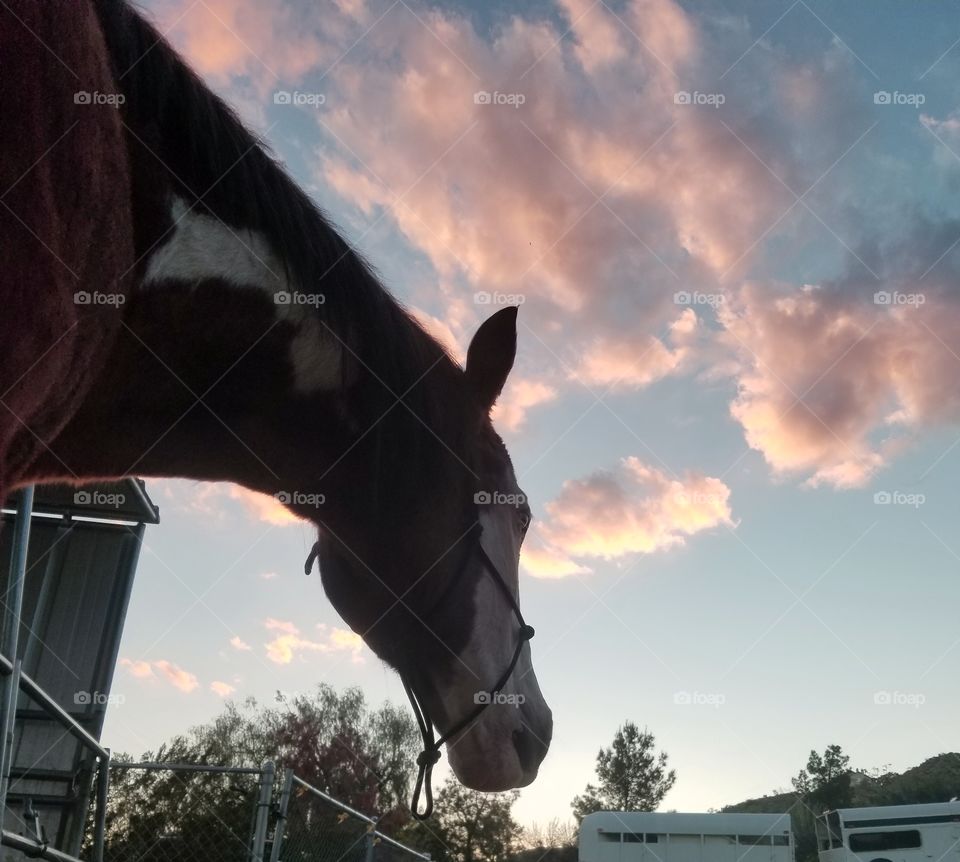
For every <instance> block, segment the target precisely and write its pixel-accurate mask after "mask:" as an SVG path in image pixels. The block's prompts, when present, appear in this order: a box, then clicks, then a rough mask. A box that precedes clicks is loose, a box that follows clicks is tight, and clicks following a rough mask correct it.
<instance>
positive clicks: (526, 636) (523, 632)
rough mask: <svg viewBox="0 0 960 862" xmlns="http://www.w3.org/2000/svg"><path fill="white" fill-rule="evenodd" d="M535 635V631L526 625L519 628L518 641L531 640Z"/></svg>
mask: <svg viewBox="0 0 960 862" xmlns="http://www.w3.org/2000/svg"><path fill="white" fill-rule="evenodd" d="M535 634H536V631H535V630H534V628H533V626H528V625H527V624H526V623H524V624H523V625H522V626H520V640H524V641H528V640H531V639H532V638H533V636H534V635H535Z"/></svg>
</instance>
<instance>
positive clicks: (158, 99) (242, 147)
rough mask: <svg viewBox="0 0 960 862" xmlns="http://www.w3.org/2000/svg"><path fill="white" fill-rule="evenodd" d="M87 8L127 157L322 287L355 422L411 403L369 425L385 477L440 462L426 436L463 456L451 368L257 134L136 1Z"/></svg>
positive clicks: (302, 280) (298, 279) (303, 282)
mask: <svg viewBox="0 0 960 862" xmlns="http://www.w3.org/2000/svg"><path fill="white" fill-rule="evenodd" d="M97 8H98V12H99V16H100V21H101V26H102V27H103V30H104V35H105V38H106V42H107V46H108V50H109V54H110V57H111V61H112V63H113V67H114V69H113V71H114V77H115V79H116V80H117V82H118V85H119V86H120V87H121V88H122V90H123V92H124V93H125V95H126V96H127V98H126V103H125V105H124V111H125V115H124V119H125V123H126V125H127V127H128V130H129V134H128V141H129V146H130V148H131V151H137V150H148V151H150V154H149V155H148V154H147V153H143V152H140V153H138V154H132V156H131V158H132V159H142V160H144V161H145V162H148V163H149V162H152V163H153V164H151V165H150V169H151V170H154V171H157V170H159V171H160V172H161V174H162V175H163V176H164V177H165V179H166V180H167V181H169V182H170V183H172V184H173V187H174V188H175V189H176V190H178V192H179V193H181V194H182V196H183V197H184V199H185V200H186V201H187V203H188V205H190V204H193V203H194V202H195V201H196V200H197V199H198V198H201V197H202V198H203V201H202V204H200V205H199V206H198V209H200V210H207V211H209V213H210V214H212V215H214V216H216V217H217V218H219V219H221V220H222V221H223V222H225V223H226V224H228V225H230V226H231V227H235V228H239V227H244V228H251V229H254V230H258V231H260V232H262V233H263V234H264V236H266V237H267V238H268V239H269V241H270V243H271V245H272V246H273V248H274V249H275V250H276V252H277V254H278V255H279V256H280V257H281V259H282V260H283V262H284V266H285V267H286V270H287V272H286V275H287V277H288V278H289V280H290V283H291V284H293V285H296V288H297V289H298V290H300V291H303V292H304V293H317V294H323V295H324V297H325V301H324V304H322V305H319V306H316V313H317V314H318V315H320V317H321V319H322V320H323V321H324V323H325V324H326V325H327V326H329V327H330V329H331V330H332V331H333V332H334V333H335V334H336V335H337V337H338V338H340V339H341V340H342V341H343V342H344V343H345V344H347V345H349V348H350V351H351V352H353V353H355V355H356V357H357V358H358V360H359V362H360V364H361V365H362V366H363V367H364V368H365V369H366V370H367V371H368V372H369V373H361V377H362V380H361V382H360V383H359V384H357V385H355V386H353V387H351V389H352V390H353V392H352V394H351V395H350V396H349V397H348V401H349V405H350V406H349V412H350V414H351V418H352V419H353V420H354V422H355V423H356V424H357V425H358V426H359V427H360V430H361V431H362V430H364V429H365V428H367V427H369V425H371V424H372V423H373V422H375V421H376V420H378V419H379V418H380V417H381V416H382V415H383V414H384V413H385V412H386V411H387V410H388V409H389V408H390V406H391V405H392V404H394V402H395V400H396V397H398V396H400V395H402V394H403V393H405V392H406V395H405V396H404V398H403V401H404V403H405V404H406V405H407V407H409V408H410V409H409V410H407V409H405V408H404V407H403V406H402V405H398V406H396V407H394V408H393V409H392V410H390V412H389V413H388V414H387V416H386V418H384V419H383V420H382V425H383V426H384V427H383V429H382V432H381V433H376V434H375V435H371V437H373V438H375V441H376V455H377V458H378V460H381V459H382V463H383V464H384V469H387V470H388V471H389V472H390V473H393V481H397V478H398V477H397V476H396V472H395V471H397V470H403V469H409V470H410V471H411V478H413V471H414V470H418V471H422V470H424V469H427V470H429V468H430V462H432V461H434V460H436V458H437V457H438V456H439V460H440V461H442V462H446V461H447V457H446V456H443V455H440V453H439V452H438V451H437V450H438V449H443V448H444V447H443V446H441V444H440V443H439V442H438V441H437V439H436V437H434V436H433V434H435V435H437V437H439V438H440V439H442V440H443V443H445V444H446V446H448V447H450V448H451V449H452V450H454V452H456V453H458V455H459V456H460V457H463V456H462V453H463V452H464V451H465V446H464V436H465V433H466V429H467V426H468V425H469V424H470V423H469V422H468V421H466V420H467V418H468V416H469V405H468V404H467V403H466V397H465V394H464V392H463V389H464V387H463V386H462V385H461V376H462V372H461V370H460V368H459V366H458V365H457V364H456V363H455V362H454V361H453V360H452V359H451V358H450V357H449V356H448V355H447V354H446V352H445V350H444V348H443V347H442V346H441V345H440V344H439V343H438V342H437V341H436V340H435V339H433V338H432V337H431V336H430V335H428V334H427V333H426V332H425V331H424V330H423V329H422V328H421V327H420V326H419V324H418V323H417V322H416V321H415V320H414V319H413V318H412V317H411V316H410V314H409V313H408V312H406V311H405V310H404V309H403V308H402V307H401V306H400V305H399V303H398V302H397V301H396V300H395V299H394V298H393V297H392V296H391V295H390V293H389V292H388V291H387V290H386V289H385V288H384V287H383V285H382V284H381V283H380V282H379V281H378V279H377V278H376V276H375V275H374V274H373V272H372V271H371V268H370V267H369V266H368V265H367V263H366V262H365V261H364V260H363V258H362V257H361V256H360V255H359V254H358V253H357V252H356V251H354V250H353V249H351V248H350V246H349V245H348V244H347V242H346V241H345V240H344V239H343V237H341V236H340V234H339V233H338V232H337V230H336V229H335V228H334V227H333V226H332V225H331V223H330V221H329V220H328V219H327V218H326V217H325V216H324V214H323V213H322V212H321V210H320V209H319V207H317V206H316V204H314V203H313V201H312V200H310V198H309V197H308V196H307V195H306V193H305V192H304V191H303V190H302V189H301V188H300V187H299V186H298V185H297V184H296V183H295V182H294V181H293V180H292V179H291V178H290V176H289V175H288V174H287V173H286V172H285V170H284V169H283V168H282V167H281V166H280V165H278V163H277V162H276V161H275V159H274V158H273V157H272V156H271V155H270V153H269V151H268V148H267V147H266V146H265V144H264V143H263V142H262V141H260V140H259V139H257V138H256V137H255V136H254V135H252V134H251V133H250V132H249V130H248V129H247V128H246V127H245V126H244V125H243V123H242V122H241V121H240V119H239V118H238V117H237V115H236V113H235V112H234V111H233V110H232V109H231V108H230V107H229V106H228V105H227V104H226V103H225V102H224V101H223V100H222V99H220V98H219V97H218V96H216V95H215V94H214V93H212V92H211V91H210V90H209V89H208V88H207V87H206V85H205V84H204V83H203V81H202V80H201V79H200V78H199V77H198V76H197V75H196V74H195V73H194V72H193V71H192V70H191V69H190V67H189V66H188V65H187V64H186V63H185V62H184V61H183V59H182V58H181V57H180V56H179V55H178V54H177V52H176V51H175V50H174V49H173V48H172V47H171V46H170V45H169V44H168V43H167V42H166V41H165V40H164V39H163V37H162V36H161V35H160V34H159V33H158V32H157V30H156V29H155V28H154V27H153V26H152V25H151V24H150V23H148V22H147V21H146V20H145V19H144V18H143V17H142V16H141V15H140V14H139V12H138V11H135V10H134V9H133V8H132V7H131V6H130V5H129V4H128V3H127V2H126V0H97ZM159 163H162V166H161V165H160V164H159ZM431 366H433V367H432V370H430V371H429V373H428V374H427V375H426V377H424V379H423V380H422V381H421V382H420V383H419V384H417V385H414V384H415V382H416V381H417V380H418V379H419V378H421V376H423V375H424V373H425V372H426V371H427V369H428V368H431ZM411 387H412V388H411ZM407 390H410V391H409V392H407ZM411 412H412V413H415V414H416V416H417V417H419V419H420V420H422V421H418V419H417V418H415V417H414V416H413V415H411ZM425 426H427V427H429V428H430V429H431V431H432V432H433V434H430V433H429V432H427V431H426V428H425Z"/></svg>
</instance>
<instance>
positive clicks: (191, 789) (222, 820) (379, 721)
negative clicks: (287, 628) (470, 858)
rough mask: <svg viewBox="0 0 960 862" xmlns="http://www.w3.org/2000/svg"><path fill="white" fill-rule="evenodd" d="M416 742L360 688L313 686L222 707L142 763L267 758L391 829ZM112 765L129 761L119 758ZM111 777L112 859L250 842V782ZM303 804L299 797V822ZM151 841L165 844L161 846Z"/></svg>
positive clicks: (403, 722) (242, 762) (400, 716)
mask: <svg viewBox="0 0 960 862" xmlns="http://www.w3.org/2000/svg"><path fill="white" fill-rule="evenodd" d="M419 740H420V737H419V733H418V731H417V728H416V725H415V724H414V723H413V721H412V719H411V718H410V717H409V716H408V715H407V714H406V713H405V712H404V711H403V710H400V709H399V708H397V707H394V706H392V705H390V704H384V705H383V706H382V707H380V708H379V709H376V710H373V709H371V708H370V707H369V706H368V705H367V703H366V701H365V700H364V697H363V694H362V693H361V692H360V690H359V689H347V690H346V691H343V692H337V691H336V690H334V689H333V688H331V687H330V686H327V685H320V686H317V688H316V690H315V691H314V692H313V693H312V694H311V695H309V696H308V695H302V696H299V697H296V698H292V699H288V698H284V697H282V696H280V695H278V697H277V699H276V703H275V705H272V706H262V705H260V704H258V703H257V702H256V701H255V700H253V699H252V698H251V699H248V700H246V701H244V702H243V703H242V704H239V705H237V704H235V703H228V704H227V705H226V707H225V708H224V711H223V712H222V713H221V714H220V715H219V716H217V717H216V718H215V719H214V720H213V721H211V722H210V723H209V724H205V725H201V726H199V727H195V728H193V729H192V730H190V731H189V732H188V733H186V734H183V735H180V736H177V737H174V738H173V739H172V740H171V741H170V742H169V743H168V744H166V745H163V746H161V747H160V748H159V749H158V750H157V751H156V752H146V753H144V754H143V755H142V757H141V758H140V759H141V760H146V761H155V762H166V763H195V764H203V763H208V764H211V765H217V766H259V765H260V764H261V763H262V762H263V761H264V760H268V759H269V760H273V761H274V762H276V763H277V765H278V767H292V768H293V769H294V770H295V772H296V773H297V774H298V775H299V776H300V777H301V778H303V779H304V780H306V781H308V782H309V783H310V784H312V785H314V786H316V787H318V788H319V789H321V790H323V791H325V792H327V793H329V794H330V795H331V796H334V797H336V798H337V799H340V800H342V801H343V802H346V803H347V804H348V805H351V806H353V807H354V808H357V809H359V810H361V811H364V812H369V813H371V814H379V815H381V817H380V820H379V823H380V825H381V826H382V827H383V828H384V829H385V830H387V831H389V830H392V829H394V828H395V827H396V826H398V825H400V824H402V823H404V822H406V821H407V820H408V819H409V813H408V809H407V808H406V801H407V795H408V793H409V781H410V776H411V775H412V774H413V772H414V770H415V768H416V767H415V763H416V754H417V750H418V746H419ZM115 759H116V760H126V761H130V760H132V758H130V757H129V755H122V754H121V755H117V756H116V758H115ZM111 778H112V780H111V786H110V798H109V803H108V806H107V810H108V816H107V824H106V826H107V835H108V840H109V842H110V845H111V849H112V852H113V854H114V856H116V857H120V856H123V855H125V854H126V853H129V854H130V855H131V856H134V855H135V856H136V857H137V858H138V859H141V862H151V860H152V858H153V856H147V855H145V854H146V853H147V852H148V851H149V852H150V853H152V854H153V855H154V856H157V858H158V859H159V858H160V857H163V856H164V853H168V854H169V853H171V852H172V848H173V847H174V846H175V844H176V842H177V841H179V840H181V839H183V840H188V839H189V837H190V836H197V835H204V836H206V837H207V838H208V839H209V840H210V841H211V842H212V843H213V844H216V845H217V846H223V847H231V848H235V846H242V845H243V842H245V841H246V839H247V838H248V836H249V829H250V822H249V818H250V812H251V811H252V810H253V806H254V803H255V799H256V793H257V782H256V778H255V776H254V777H250V776H223V775H212V774H208V773H203V772H197V773H176V772H168V771H163V770H161V771H155V772H143V771H141V770H114V771H113V774H112V776H111ZM308 801H309V800H306V799H299V798H298V801H297V806H299V808H298V810H300V809H303V811H301V814H303V812H304V811H306V809H305V807H304V806H306V805H307V803H308ZM307 813H309V812H307ZM313 817H314V820H316V819H318V817H319V813H316V814H315V815H313ZM157 836H164V845H163V846H159V845H158V844H157V841H158V839H157ZM164 858H166V857H164Z"/></svg>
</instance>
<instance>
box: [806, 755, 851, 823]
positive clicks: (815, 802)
mask: <svg viewBox="0 0 960 862" xmlns="http://www.w3.org/2000/svg"><path fill="white" fill-rule="evenodd" d="M792 783H793V789H794V790H795V791H796V792H797V793H798V794H799V796H800V797H801V798H802V799H803V800H804V802H806V804H807V805H809V806H810V807H811V808H812V809H813V810H814V811H816V812H818V813H819V812H820V811H823V810H827V809H833V808H844V807H846V806H847V805H849V804H850V758H849V757H847V755H845V754H844V753H843V749H841V748H840V746H839V745H828V746H827V748H826V750H825V751H824V752H823V755H822V756H821V755H819V754H817V752H816V751H811V752H810V757H808V758H807V767H806V769H801V770H800V772H799V773H798V774H797V777H796V778H794V779H792Z"/></svg>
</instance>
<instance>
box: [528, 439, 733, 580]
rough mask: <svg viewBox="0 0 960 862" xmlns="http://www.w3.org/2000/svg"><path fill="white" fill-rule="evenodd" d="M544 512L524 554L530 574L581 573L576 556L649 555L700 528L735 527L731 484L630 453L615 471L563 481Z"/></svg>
mask: <svg viewBox="0 0 960 862" xmlns="http://www.w3.org/2000/svg"><path fill="white" fill-rule="evenodd" d="M546 511H547V518H546V520H545V522H544V523H543V524H541V525H540V526H539V527H538V528H537V531H536V534H537V536H536V537H537V539H539V540H540V544H534V545H533V547H532V548H531V550H529V551H525V552H524V555H523V557H522V562H523V564H524V567H525V568H526V569H527V571H529V572H530V574H532V575H534V576H537V577H545V578H550V577H553V578H558V577H566V576H568V575H574V574H581V573H583V572H584V571H585V568H584V567H583V566H582V564H580V563H578V562H575V558H581V559H582V558H600V559H604V560H616V559H620V558H622V557H625V556H627V555H630V554H637V553H642V554H650V553H654V552H656V551H662V550H668V549H670V548H673V547H677V546H680V545H683V544H684V543H685V542H686V540H687V538H689V537H690V536H693V535H695V534H697V533H700V532H702V531H705V530H710V529H712V528H714V527H718V526H728V527H733V526H734V522H733V517H732V512H731V510H730V489H729V488H728V487H727V486H726V485H725V484H724V483H723V482H722V481H721V480H720V479H716V478H713V477H710V476H704V475H701V474H697V473H687V474H685V475H684V476H682V477H671V476H669V475H667V474H666V473H665V472H664V471H662V470H659V469H657V468H655V467H650V466H648V465H646V464H644V463H642V462H641V461H640V460H639V459H637V458H634V457H628V458H625V459H623V461H621V462H620V464H619V465H618V467H617V468H616V469H615V470H606V471H597V472H595V473H592V474H591V475H589V476H587V477H586V478H584V479H575V480H571V481H568V482H565V483H564V485H563V488H562V490H561V491H560V494H559V495H558V496H557V498H556V499H554V500H553V501H552V502H550V503H548V504H547V506H546ZM535 541H536V540H535Z"/></svg>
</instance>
